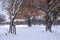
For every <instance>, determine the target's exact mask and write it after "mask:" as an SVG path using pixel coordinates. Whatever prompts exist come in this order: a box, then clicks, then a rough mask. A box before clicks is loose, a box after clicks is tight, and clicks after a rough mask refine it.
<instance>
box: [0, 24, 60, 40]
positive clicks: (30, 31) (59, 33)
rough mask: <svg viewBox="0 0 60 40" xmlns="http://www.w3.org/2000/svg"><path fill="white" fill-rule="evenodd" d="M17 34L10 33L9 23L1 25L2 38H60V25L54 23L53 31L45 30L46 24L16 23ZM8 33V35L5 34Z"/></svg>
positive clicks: (12, 39)
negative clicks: (30, 25)
mask: <svg viewBox="0 0 60 40" xmlns="http://www.w3.org/2000/svg"><path fill="white" fill-rule="evenodd" d="M16 28H17V29H16V31H17V34H16V35H14V34H9V33H8V29H9V25H1V26H0V40H60V25H53V26H52V31H54V32H52V33H51V32H49V31H47V32H46V31H45V25H43V24H41V25H32V27H28V26H27V25H16ZM6 33H8V35H7V36H6V35H5V34H6Z"/></svg>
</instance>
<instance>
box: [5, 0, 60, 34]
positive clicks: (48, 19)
mask: <svg viewBox="0 0 60 40" xmlns="http://www.w3.org/2000/svg"><path fill="white" fill-rule="evenodd" d="M5 1H7V3H8V4H6V5H7V6H6V7H7V9H9V13H10V28H9V33H14V34H16V27H15V23H14V19H15V18H16V16H17V14H18V13H20V14H21V15H22V16H23V17H26V18H27V19H28V26H29V27H31V17H32V16H33V19H34V17H35V16H39V15H40V13H38V11H39V10H42V11H43V12H44V13H45V14H46V15H45V23H46V31H48V30H49V31H50V32H51V27H52V24H53V22H54V21H56V19H57V14H58V11H59V8H58V7H59V6H60V0H45V1H46V2H45V3H46V6H45V5H44V3H41V2H40V0H38V1H37V0H5ZM41 14H42V13H41Z"/></svg>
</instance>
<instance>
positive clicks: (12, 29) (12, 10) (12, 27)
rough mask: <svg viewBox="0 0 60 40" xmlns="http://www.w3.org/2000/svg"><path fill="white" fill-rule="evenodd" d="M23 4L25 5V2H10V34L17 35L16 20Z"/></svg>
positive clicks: (15, 0)
mask: <svg viewBox="0 0 60 40" xmlns="http://www.w3.org/2000/svg"><path fill="white" fill-rule="evenodd" d="M22 3H23V0H10V2H9V4H10V6H9V8H10V28H9V33H14V34H16V27H15V23H14V19H15V17H16V15H17V13H18V11H19V10H20V8H21V5H22ZM16 5H17V6H16Z"/></svg>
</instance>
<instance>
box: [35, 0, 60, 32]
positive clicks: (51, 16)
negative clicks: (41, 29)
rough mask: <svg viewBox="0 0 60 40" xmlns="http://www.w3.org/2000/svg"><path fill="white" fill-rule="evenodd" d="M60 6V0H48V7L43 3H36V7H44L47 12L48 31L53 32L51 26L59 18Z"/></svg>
mask: <svg viewBox="0 0 60 40" xmlns="http://www.w3.org/2000/svg"><path fill="white" fill-rule="evenodd" d="M58 6H60V0H47V7H46V8H45V7H44V6H43V5H42V4H41V3H38V5H36V4H35V7H36V8H38V9H42V10H43V11H45V13H46V31H47V30H49V31H50V32H51V26H52V24H53V22H54V21H55V20H56V18H57V13H58Z"/></svg>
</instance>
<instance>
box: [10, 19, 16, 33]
mask: <svg viewBox="0 0 60 40" xmlns="http://www.w3.org/2000/svg"><path fill="white" fill-rule="evenodd" d="M9 33H11V34H12V33H14V34H16V27H15V24H14V19H11V22H10V28H9Z"/></svg>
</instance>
